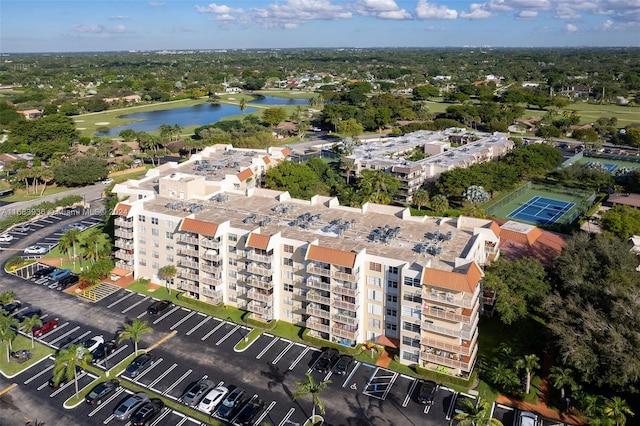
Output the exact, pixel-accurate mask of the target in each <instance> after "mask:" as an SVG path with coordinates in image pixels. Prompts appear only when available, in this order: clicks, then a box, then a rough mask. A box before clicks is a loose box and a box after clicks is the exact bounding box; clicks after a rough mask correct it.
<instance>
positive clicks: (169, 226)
mask: <svg viewBox="0 0 640 426" xmlns="http://www.w3.org/2000/svg"><path fill="white" fill-rule="evenodd" d="M167 228H169V229H173V221H172V220H168V221H167Z"/></svg>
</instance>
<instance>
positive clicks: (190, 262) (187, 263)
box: [178, 259, 200, 269]
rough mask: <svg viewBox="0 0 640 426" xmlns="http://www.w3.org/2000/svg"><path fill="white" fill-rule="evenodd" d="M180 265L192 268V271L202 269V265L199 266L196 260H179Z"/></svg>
mask: <svg viewBox="0 0 640 426" xmlns="http://www.w3.org/2000/svg"><path fill="white" fill-rule="evenodd" d="M178 265H180V266H185V267H187V268H191V269H199V268H200V265H199V264H198V262H196V261H194V260H189V259H179V260H178Z"/></svg>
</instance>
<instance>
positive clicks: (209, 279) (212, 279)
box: [200, 275, 222, 285]
mask: <svg viewBox="0 0 640 426" xmlns="http://www.w3.org/2000/svg"><path fill="white" fill-rule="evenodd" d="M200 282H201V283H203V284H211V285H222V277H218V278H215V277H207V276H203V275H200Z"/></svg>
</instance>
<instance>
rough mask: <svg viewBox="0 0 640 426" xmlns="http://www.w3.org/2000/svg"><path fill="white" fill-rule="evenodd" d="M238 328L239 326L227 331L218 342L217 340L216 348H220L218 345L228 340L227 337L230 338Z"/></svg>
mask: <svg viewBox="0 0 640 426" xmlns="http://www.w3.org/2000/svg"><path fill="white" fill-rule="evenodd" d="M239 328H240V325H236V326H235V327H234V328H233V329H232V330H231V331H229V332H228V333H227V334H225V335H224V336H222V337H221V338H220V340H218V341H217V342H216V346H220V344H221V343H222V342H224V341H225V340H227V339H228V338H229V336H231V335H232V334H233V333H235V332H236V331H238V329H239Z"/></svg>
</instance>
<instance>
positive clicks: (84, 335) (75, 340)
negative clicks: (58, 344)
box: [61, 330, 91, 349]
mask: <svg viewBox="0 0 640 426" xmlns="http://www.w3.org/2000/svg"><path fill="white" fill-rule="evenodd" d="M90 334H91V330H89V331H86V332H84V333H82V334H81V335H80V336H78V337H76V338H75V339H73V340H72V341H71V342H70V343H69V344H67V345H65V347H67V346H69V345H74V344H76V343H78V342H79V341H80V340H82V339H84V338H85V337H87V336H88V335H90ZM61 349H62V348H61Z"/></svg>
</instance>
